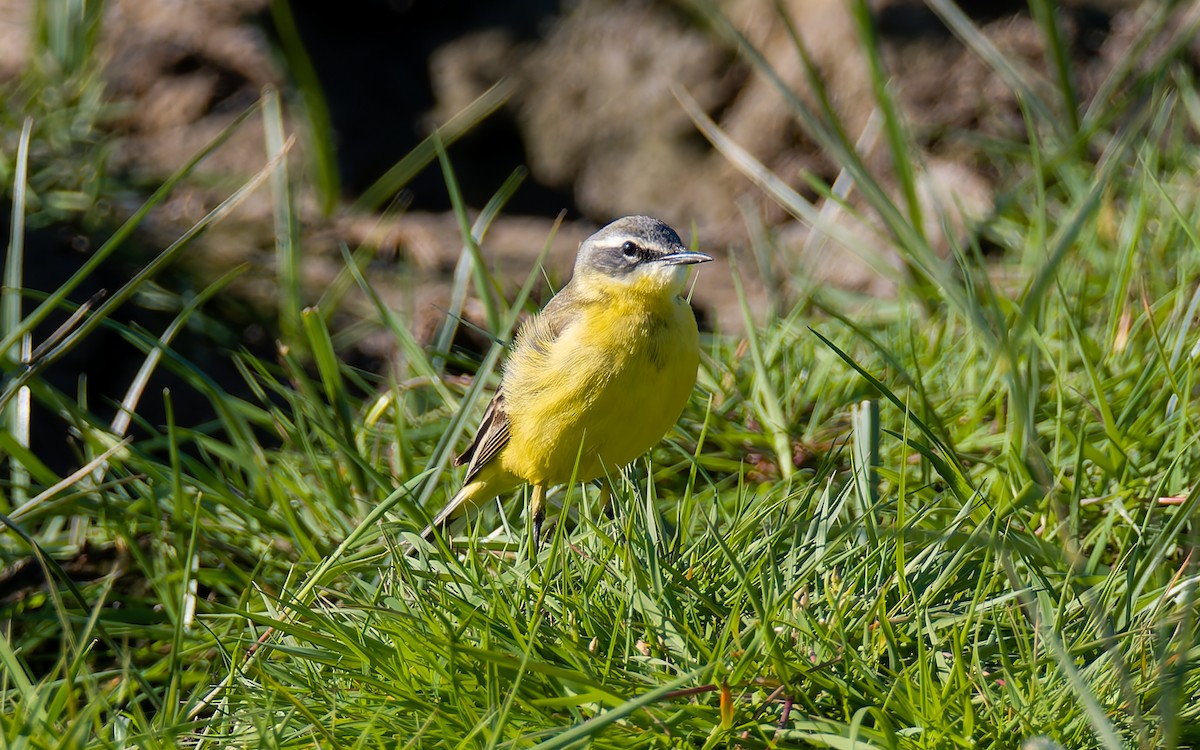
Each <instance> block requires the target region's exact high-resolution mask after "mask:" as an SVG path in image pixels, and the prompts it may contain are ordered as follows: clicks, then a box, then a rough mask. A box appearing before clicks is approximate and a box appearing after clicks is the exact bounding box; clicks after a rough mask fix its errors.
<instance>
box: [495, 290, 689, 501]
mask: <svg viewBox="0 0 1200 750" xmlns="http://www.w3.org/2000/svg"><path fill="white" fill-rule="evenodd" d="M591 291H593V292H597V291H598V292H600V293H597V294H594V295H590V296H589V299H587V300H586V301H583V302H581V303H580V308H579V310H578V314H577V315H575V316H574V317H573V318H572V321H571V323H570V324H569V325H568V326H567V327H566V329H565V330H563V331H562V332H561V334H560V335H559V336H558V337H557V338H556V339H555V340H554V341H553V342H551V343H550V344H549V345H548V346H545V347H542V348H541V349H540V350H539V351H538V352H537V355H535V356H522V354H523V352H522V348H524V347H518V350H517V351H516V352H514V356H513V358H512V359H511V360H510V363H509V368H508V369H507V370H506V372H505V378H504V380H505V386H504V387H505V399H506V408H507V411H508V419H509V427H510V430H511V437H510V439H509V443H508V445H507V446H506V447H505V449H504V451H503V452H502V453H501V455H500V461H501V464H502V466H503V468H504V469H505V470H507V471H509V472H511V473H512V474H514V475H516V476H518V477H520V478H522V479H524V480H525V481H527V482H531V483H534V484H559V483H562V482H566V481H569V480H570V479H571V478H572V476H574V478H575V479H576V480H577V481H588V480H591V479H595V478H597V477H600V476H603V475H605V474H606V473H609V474H612V473H615V472H617V471H618V470H619V469H620V468H621V467H622V466H625V465H626V464H628V463H629V462H631V461H633V460H634V459H635V458H637V457H638V456H640V455H642V454H643V453H645V452H646V451H647V450H649V449H650V448H651V447H652V446H653V445H654V444H655V443H657V442H658V441H659V440H661V439H662V437H663V435H664V434H665V433H666V432H667V430H669V429H670V428H671V426H672V425H673V424H674V423H675V422H676V420H678V419H679V415H680V413H681V412H682V411H683V407H684V405H685V404H686V403H687V399H688V397H689V395H690V394H691V391H692V387H693V386H694V385H695V382H696V368H697V366H698V364H699V349H700V347H699V337H698V334H697V331H696V320H695V317H694V316H693V314H692V310H691V307H689V306H688V304H687V302H686V301H684V300H683V299H681V298H679V297H678V296H675V295H667V296H664V295H658V294H653V293H639V290H637V289H630V288H629V287H624V288H620V289H613V290H610V292H609V293H603V292H604V290H591ZM530 346H532V344H531V345H530Z"/></svg>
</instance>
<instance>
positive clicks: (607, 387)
mask: <svg viewBox="0 0 1200 750" xmlns="http://www.w3.org/2000/svg"><path fill="white" fill-rule="evenodd" d="M710 260H712V257H710V256H708V255H705V254H704V253H697V252H692V251H689V250H688V249H687V247H686V246H685V245H684V244H683V242H681V241H680V239H679V235H678V234H676V233H675V230H673V229H671V227H669V226H667V225H666V224H665V223H663V222H661V221H659V220H658V219H652V218H650V217H648V216H626V217H625V218H622V219H618V220H616V221H614V222H613V223H611V224H609V225H608V226H606V227H604V228H603V229H601V230H600V231H599V232H596V233H595V234H593V235H592V236H591V237H589V238H588V239H586V240H584V242H583V243H582V244H581V245H580V246H579V254H578V255H577V256H576V258H575V269H574V272H573V274H572V276H571V281H570V282H569V283H568V284H567V285H566V286H565V287H563V289H562V291H560V292H559V293H558V294H556V295H555V296H554V298H553V299H551V300H550V302H549V303H547V305H546V306H545V308H543V309H542V311H541V312H540V313H538V314H537V315H536V316H535V317H533V318H532V319H531V320H529V321H528V322H527V323H525V324H524V325H523V326H522V327H521V329H520V331H519V332H518V333H517V336H516V340H515V345H514V349H513V352H512V354H511V355H510V356H509V358H508V361H507V363H506V364H505V367H504V376H503V378H502V379H501V381H500V387H499V388H498V389H497V390H496V394H495V396H493V397H492V401H491V403H490V404H489V405H488V408H487V410H486V411H485V412H484V415H483V422H482V423H481V424H480V426H479V433H478V434H477V435H476V436H475V440H474V441H472V442H471V445H470V446H469V447H468V448H467V449H466V450H465V451H464V452H463V453H462V455H460V456H459V457H458V458H457V459H456V460H455V465H462V464H464V463H465V464H467V474H466V478H465V480H464V482H463V487H462V489H461V490H459V491H458V493H457V494H456V495H455V496H454V498H453V499H452V500H451V501H450V502H449V503H448V504H447V505H446V507H445V508H444V509H443V510H442V511H441V512H440V513H438V514H437V516H436V517H435V518H434V519H433V524H432V526H430V528H429V529H426V533H425V536H428V534H429V533H430V532H432V530H433V528H435V527H438V526H441V525H442V524H444V523H445V522H446V521H448V520H449V519H451V518H453V517H454V516H455V515H456V514H457V513H458V512H459V511H460V510H462V509H464V508H468V507H474V506H478V505H479V504H481V503H485V502H487V501H488V500H491V499H492V498H494V497H496V496H497V495H499V494H501V493H504V492H509V491H510V490H513V489H515V488H517V487H519V486H520V485H521V484H523V483H529V484H531V485H533V496H532V498H531V499H530V504H529V514H530V518H531V520H532V521H533V523H532V526H531V532H532V538H533V541H534V543H535V544H536V543H537V540H538V539H540V537H541V527H542V520H543V518H544V517H545V508H544V505H545V500H546V490H547V488H549V487H550V486H551V485H555V484H563V483H565V482H569V481H571V480H572V478H574V480H575V481H578V482H588V481H591V480H593V479H596V478H599V477H603V476H605V474H606V472H610V471H617V470H619V469H620V468H621V467H623V466H625V465H626V464H628V463H629V462H631V461H633V460H634V459H635V458H637V457H638V456H640V455H642V454H643V453H645V452H646V451H647V450H649V449H650V448H651V447H652V446H653V445H654V444H655V443H657V442H658V441H659V440H660V439H662V436H663V435H664V434H666V432H667V430H668V429H670V428H671V425H673V424H675V421H676V420H677V419H679V415H680V414H681V413H682V412H683V407H684V405H685V404H686V403H687V400H688V396H689V395H690V394H691V392H692V386H694V385H695V383H696V368H697V366H698V365H699V363H700V340H699V335H698V333H697V331H696V318H695V316H694V315H693V314H692V308H691V306H690V305H689V304H688V302H687V300H685V299H684V298H683V296H682V294H683V291H684V282H685V280H686V278H687V266H689V265H691V264H694V263H705V262H708V261H710ZM605 491H606V492H607V491H608V488H607V486H606V488H605Z"/></svg>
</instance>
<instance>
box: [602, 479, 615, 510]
mask: <svg viewBox="0 0 1200 750" xmlns="http://www.w3.org/2000/svg"><path fill="white" fill-rule="evenodd" d="M612 496H613V490H612V484H611V483H610V482H609V481H608V479H601V480H600V497H599V500H600V512H601V513H603V514H604V517H605V518H607V519H610V520H611V519H612V517H613V516H614V515H616V513H615V512H614V511H613V506H612Z"/></svg>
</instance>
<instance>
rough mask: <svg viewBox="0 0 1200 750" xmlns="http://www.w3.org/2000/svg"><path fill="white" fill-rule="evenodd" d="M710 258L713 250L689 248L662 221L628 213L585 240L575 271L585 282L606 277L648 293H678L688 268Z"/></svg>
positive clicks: (605, 278) (580, 249)
mask: <svg viewBox="0 0 1200 750" xmlns="http://www.w3.org/2000/svg"><path fill="white" fill-rule="evenodd" d="M710 260H712V256H710V255H705V254H704V253H697V252H693V251H691V250H688V249H687V246H686V245H684V244H683V242H682V241H681V240H680V239H679V235H678V234H676V233H675V230H674V229H671V227H669V226H667V225H666V224H665V223H664V222H661V221H659V220H658V219H652V218H650V217H649V216H626V217H624V218H621V219H617V220H616V221H614V222H613V223H611V224H609V225H608V226H606V227H604V228H603V229H601V230H600V231H599V232H596V233H595V234H593V235H592V236H591V237H588V238H587V239H586V240H584V241H583V244H581V245H580V246H579V255H577V256H576V258H575V276H576V277H580V278H581V281H584V282H585V283H589V282H592V281H599V280H601V279H603V280H604V281H605V282H608V283H616V284H620V285H622V286H626V287H627V288H628V289H629V290H630V291H635V290H636V291H640V292H643V293H647V294H665V293H671V294H679V293H680V292H682V291H683V284H684V280H685V279H686V278H687V267H688V266H689V265H692V264H694V263H707V262H708V261H710Z"/></svg>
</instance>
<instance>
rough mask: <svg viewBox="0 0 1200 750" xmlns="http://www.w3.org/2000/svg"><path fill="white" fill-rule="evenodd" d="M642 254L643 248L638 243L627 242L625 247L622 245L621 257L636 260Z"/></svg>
mask: <svg viewBox="0 0 1200 750" xmlns="http://www.w3.org/2000/svg"><path fill="white" fill-rule="evenodd" d="M640 252H641V248H640V247H638V246H637V244H636V243H633V242H626V243H625V244H624V245H621V255H624V256H625V257H626V258H636V257H638V254H639V253H640Z"/></svg>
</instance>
